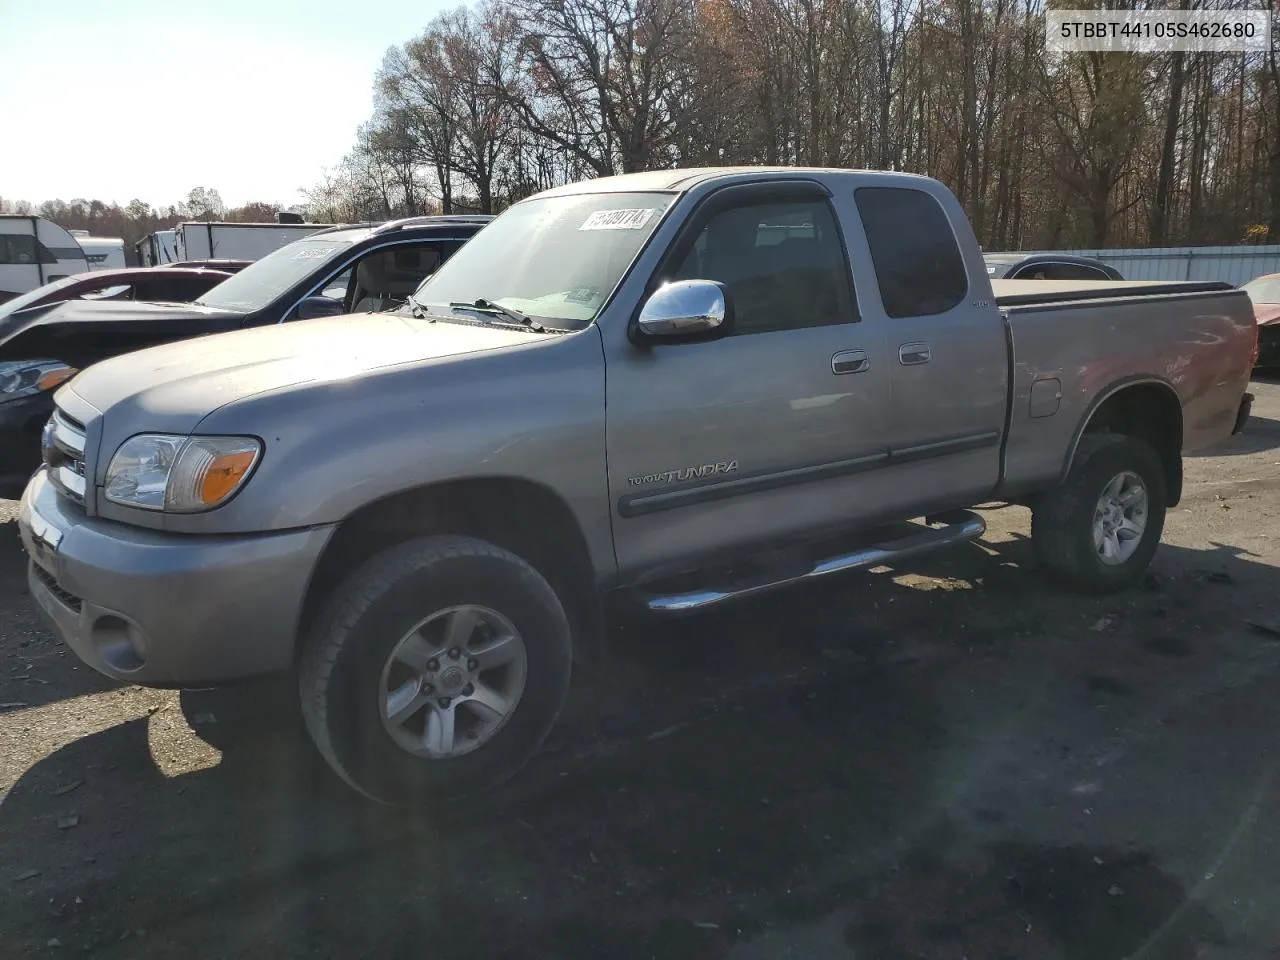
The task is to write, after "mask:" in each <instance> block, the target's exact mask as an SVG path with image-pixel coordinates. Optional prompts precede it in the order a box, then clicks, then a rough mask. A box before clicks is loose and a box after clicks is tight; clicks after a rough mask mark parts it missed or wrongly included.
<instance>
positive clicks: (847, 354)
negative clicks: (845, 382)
mask: <svg viewBox="0 0 1280 960" xmlns="http://www.w3.org/2000/svg"><path fill="white" fill-rule="evenodd" d="M870 366H871V361H870V360H868V359H867V351H865V350H841V351H840V352H839V353H837V354H835V355H834V356H832V358H831V372H832V373H834V374H841V373H862V371H864V370H866V369H868V368H869V367H870Z"/></svg>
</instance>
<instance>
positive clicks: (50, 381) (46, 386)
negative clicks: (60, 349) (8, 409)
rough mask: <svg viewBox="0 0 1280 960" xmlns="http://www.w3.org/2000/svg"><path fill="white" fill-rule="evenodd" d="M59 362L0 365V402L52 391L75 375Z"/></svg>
mask: <svg viewBox="0 0 1280 960" xmlns="http://www.w3.org/2000/svg"><path fill="white" fill-rule="evenodd" d="M79 372H80V371H78V370H77V369H76V368H75V367H71V366H68V365H67V364H65V363H63V362H62V361H61V360H12V361H9V362H7V363H0V400H15V399H17V398H18V397H26V396H30V395H31V394H33V393H40V392H41V391H43V390H53V389H55V388H57V387H59V386H61V385H62V384H64V383H66V382H67V381H68V380H70V379H71V378H72V377H74V376H75V375H76V374H77V373H79Z"/></svg>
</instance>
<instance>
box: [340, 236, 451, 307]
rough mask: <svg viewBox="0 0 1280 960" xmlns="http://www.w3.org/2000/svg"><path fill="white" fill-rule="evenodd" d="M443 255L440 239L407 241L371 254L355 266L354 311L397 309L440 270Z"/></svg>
mask: <svg viewBox="0 0 1280 960" xmlns="http://www.w3.org/2000/svg"><path fill="white" fill-rule="evenodd" d="M441 259H442V252H441V245H440V244H439V243H438V242H433V243H421V244H418V243H404V244H400V245H398V246H394V247H387V248H384V249H382V250H375V251H374V252H373V253H370V254H367V255H366V256H364V257H362V258H361V259H360V260H359V261H358V262H357V263H356V266H355V271H356V273H355V276H356V284H355V302H354V304H353V306H352V312H353V313H365V312H367V311H370V310H372V311H381V310H394V309H395V308H396V307H399V306H400V305H402V304H403V303H404V302H405V301H406V300H407V299H408V298H409V294H411V293H413V291H415V290H417V289H418V287H419V286H421V284H422V281H423V280H425V279H427V277H429V276H431V275H432V274H433V273H435V272H436V269H437V268H438V267H439V266H440V262H441Z"/></svg>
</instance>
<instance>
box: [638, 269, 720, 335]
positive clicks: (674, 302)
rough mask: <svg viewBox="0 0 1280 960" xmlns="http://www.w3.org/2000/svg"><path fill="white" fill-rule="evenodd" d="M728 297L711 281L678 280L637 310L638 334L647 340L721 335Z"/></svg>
mask: <svg viewBox="0 0 1280 960" xmlns="http://www.w3.org/2000/svg"><path fill="white" fill-rule="evenodd" d="M728 306H729V305H728V296H727V295H726V293H725V289H724V287H723V286H722V285H720V284H719V283H716V282H715V281H712V280H677V281H675V282H674V283H668V284H664V285H663V286H661V287H659V288H658V289H657V290H655V291H654V292H653V294H652V295H651V296H650V297H649V299H648V300H646V301H645V304H644V306H643V307H641V308H640V318H639V320H638V325H639V327H640V332H641V333H643V334H645V336H649V337H688V336H696V335H698V334H704V335H705V334H709V333H715V332H724V329H725V327H724V323H725V318H726V317H727V316H728Z"/></svg>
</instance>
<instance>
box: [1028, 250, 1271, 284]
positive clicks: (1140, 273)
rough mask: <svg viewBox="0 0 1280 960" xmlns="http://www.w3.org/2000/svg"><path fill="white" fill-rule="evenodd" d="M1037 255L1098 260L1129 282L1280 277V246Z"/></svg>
mask: <svg viewBox="0 0 1280 960" xmlns="http://www.w3.org/2000/svg"><path fill="white" fill-rule="evenodd" d="M1026 252H1030V251H1026ZM1036 252H1044V253H1074V254H1076V255H1077V256H1081V257H1095V258H1097V259H1098V260H1101V261H1102V262H1103V263H1106V264H1108V265H1110V266H1113V267H1115V268H1116V269H1117V270H1119V271H1120V275H1121V276H1123V277H1124V278H1125V279H1126V280H1225V281H1227V283H1232V284H1235V285H1236V286H1239V285H1240V284H1242V283H1247V282H1249V281H1250V280H1252V279H1253V278H1254V277H1258V276H1261V275H1262V274H1264V273H1280V244H1271V245H1268V246H1239V247H1152V248H1150V249H1139V248H1134V249H1128V250H1054V251H1036Z"/></svg>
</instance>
